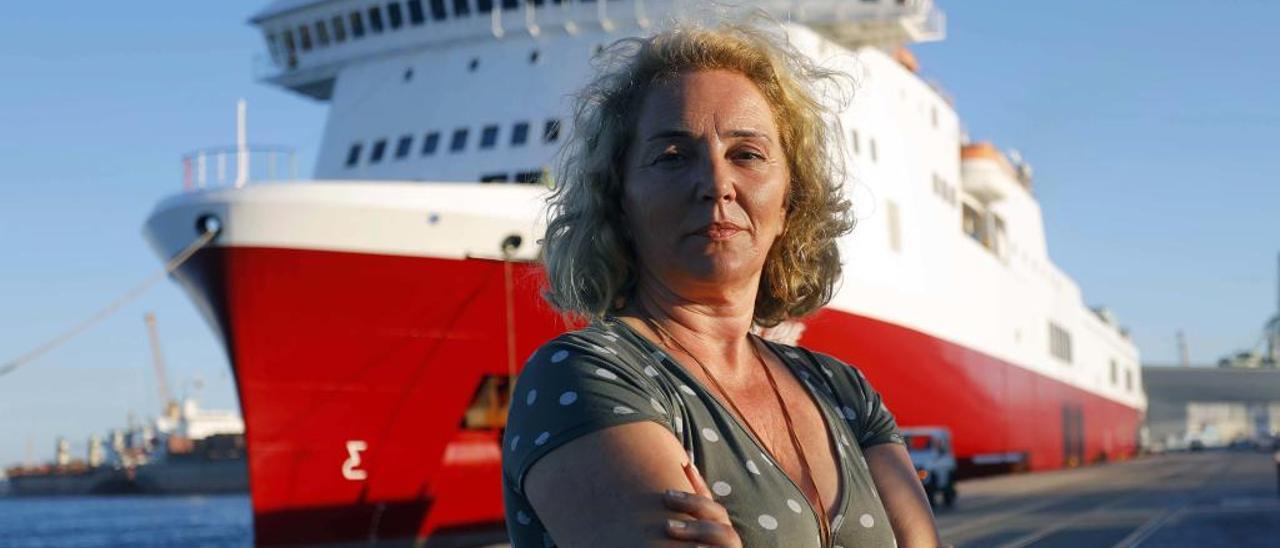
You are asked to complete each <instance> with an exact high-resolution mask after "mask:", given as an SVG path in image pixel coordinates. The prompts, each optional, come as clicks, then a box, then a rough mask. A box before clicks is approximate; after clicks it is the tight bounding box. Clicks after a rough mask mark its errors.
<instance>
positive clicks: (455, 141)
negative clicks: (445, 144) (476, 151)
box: [449, 127, 467, 152]
mask: <svg viewBox="0 0 1280 548" xmlns="http://www.w3.org/2000/svg"><path fill="white" fill-rule="evenodd" d="M465 148H467V128H464V127H462V128H458V129H455V130H453V138H452V139H450V140H449V152H462V150H463V149H465Z"/></svg>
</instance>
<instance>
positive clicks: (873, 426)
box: [815, 353, 904, 449]
mask: <svg viewBox="0 0 1280 548" xmlns="http://www.w3.org/2000/svg"><path fill="white" fill-rule="evenodd" d="M815 355H816V356H817V357H819V361H820V362H821V363H822V364H823V365H822V366H823V367H829V368H831V369H834V370H838V371H840V374H839V375H838V377H839V380H841V381H844V382H843V383H841V384H846V383H847V384H846V386H844V387H843V388H845V390H837V392H844V393H847V395H848V397H847V399H848V400H850V401H848V402H847V404H846V405H845V406H843V407H842V408H841V414H842V415H844V418H845V419H846V420H847V421H849V425H850V427H851V428H852V429H853V433H854V436H856V437H857V440H858V446H859V447H861V448H863V449H866V448H868V447H871V446H873V445H880V444H882V443H904V442H903V439H902V432H901V431H900V430H898V422H897V420H895V419H894V418H893V413H890V412H889V408H888V407H887V406H886V405H885V402H884V398H882V397H881V396H880V393H879V392H876V390H875V388H872V387H871V383H870V382H868V381H867V378H866V377H865V376H864V375H863V374H862V372H861V371H858V369H857V368H856V367H853V366H851V365H848V364H846V363H844V362H842V361H840V360H838V359H836V358H833V357H831V356H827V355H825V354H817V353H815ZM833 380H834V379H833Z"/></svg>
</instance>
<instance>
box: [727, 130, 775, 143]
mask: <svg viewBox="0 0 1280 548" xmlns="http://www.w3.org/2000/svg"><path fill="white" fill-rule="evenodd" d="M729 136H730V137H754V138H757V139H764V140H766V141H769V142H771V143H772V142H773V139H770V138H769V135H768V134H767V133H765V132H763V131H756V130H754V129H735V130H733V131H730V132H729Z"/></svg>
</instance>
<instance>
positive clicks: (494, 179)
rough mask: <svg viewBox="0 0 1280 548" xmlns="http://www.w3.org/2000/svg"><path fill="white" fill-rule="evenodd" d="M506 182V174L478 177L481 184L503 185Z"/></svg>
mask: <svg viewBox="0 0 1280 548" xmlns="http://www.w3.org/2000/svg"><path fill="white" fill-rule="evenodd" d="M507 180H508V179H507V174H506V173H490V174H488V175H481V176H480V182H482V183H505V182H507Z"/></svg>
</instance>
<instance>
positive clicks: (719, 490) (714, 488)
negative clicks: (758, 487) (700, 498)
mask: <svg viewBox="0 0 1280 548" xmlns="http://www.w3.org/2000/svg"><path fill="white" fill-rule="evenodd" d="M711 492H712V493H715V494H716V495H717V496H721V497H727V496H729V493H732V492H733V486H732V485H729V484H728V483H726V482H723V481H717V482H715V483H713V484H711Z"/></svg>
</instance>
